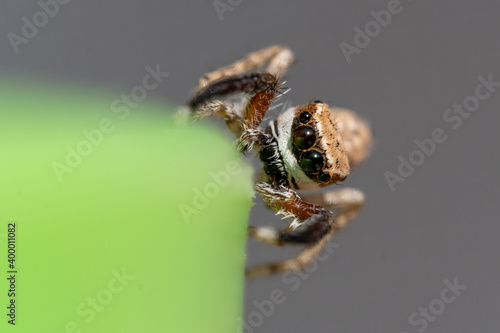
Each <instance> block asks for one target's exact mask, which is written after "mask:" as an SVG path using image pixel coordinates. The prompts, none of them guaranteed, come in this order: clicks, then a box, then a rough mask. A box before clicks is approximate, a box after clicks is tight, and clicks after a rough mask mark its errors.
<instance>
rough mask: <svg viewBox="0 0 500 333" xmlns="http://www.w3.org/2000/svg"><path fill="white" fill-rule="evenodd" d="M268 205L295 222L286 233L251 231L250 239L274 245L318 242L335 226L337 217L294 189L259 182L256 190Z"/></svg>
mask: <svg viewBox="0 0 500 333" xmlns="http://www.w3.org/2000/svg"><path fill="white" fill-rule="evenodd" d="M255 190H256V191H257V193H259V194H260V195H261V196H262V197H263V199H264V201H265V202H266V203H267V204H268V205H269V206H270V207H271V208H273V209H275V210H276V211H277V212H278V214H283V215H284V216H285V217H290V218H293V222H292V223H291V224H290V225H289V226H288V227H287V228H285V229H283V230H281V231H278V230H276V229H274V228H271V227H252V226H250V227H249V231H248V232H249V236H250V237H252V238H255V239H257V240H259V241H262V242H264V243H268V244H272V245H285V244H287V243H299V244H300V243H302V244H312V243H316V242H318V241H319V240H320V239H321V238H322V237H323V236H324V235H325V234H327V233H328V232H329V231H330V230H331V229H332V227H334V226H333V224H332V223H333V214H332V213H331V212H330V211H328V210H326V209H324V208H323V207H321V206H318V205H316V204H313V203H311V202H308V201H305V200H303V199H301V198H300V197H299V195H298V194H297V193H296V192H295V191H293V190H292V189H290V188H288V187H285V186H274V185H271V184H269V183H265V182H259V183H257V184H256V186H255Z"/></svg>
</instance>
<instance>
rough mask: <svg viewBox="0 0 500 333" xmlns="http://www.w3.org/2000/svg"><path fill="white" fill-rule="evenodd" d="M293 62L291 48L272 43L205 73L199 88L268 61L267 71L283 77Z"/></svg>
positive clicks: (255, 67) (260, 65)
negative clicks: (227, 64)
mask: <svg viewBox="0 0 500 333" xmlns="http://www.w3.org/2000/svg"><path fill="white" fill-rule="evenodd" d="M292 62H293V53H292V51H291V50H290V49H288V48H286V47H284V46H280V45H272V46H269V47H266V48H264V49H261V50H258V51H255V52H252V53H250V54H248V55H247V56H246V57H245V58H243V59H241V60H239V61H237V62H235V63H233V64H231V65H229V66H226V67H222V68H219V69H217V70H216V71H214V72H211V73H207V74H205V75H203V77H202V78H201V79H200V83H199V86H198V90H200V89H202V88H204V87H206V86H208V85H209V84H211V83H212V82H214V81H218V80H220V79H222V78H224V77H228V76H235V75H239V74H243V73H245V72H249V71H251V70H255V69H257V68H259V67H263V66H264V65H265V64H266V63H268V66H267V68H266V69H265V71H266V72H269V73H271V74H274V75H275V76H277V77H281V76H282V75H283V74H284V73H285V72H286V70H287V69H288V67H290V65H291V64H292Z"/></svg>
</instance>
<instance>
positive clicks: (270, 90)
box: [188, 72, 280, 152]
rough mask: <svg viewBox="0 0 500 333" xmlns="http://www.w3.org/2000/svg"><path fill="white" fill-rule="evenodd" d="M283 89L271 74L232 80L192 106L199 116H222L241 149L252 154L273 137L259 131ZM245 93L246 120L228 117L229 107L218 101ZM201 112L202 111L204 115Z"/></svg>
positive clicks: (204, 93)
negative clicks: (253, 149)
mask: <svg viewBox="0 0 500 333" xmlns="http://www.w3.org/2000/svg"><path fill="white" fill-rule="evenodd" d="M279 88H280V84H279V80H278V78H277V77H276V76H274V75H272V74H270V73H268V72H262V73H254V74H246V75H241V76H230V77H226V78H223V79H220V80H218V81H215V82H212V83H211V84H210V85H208V86H206V87H205V88H203V89H201V90H199V91H198V92H197V93H196V95H195V96H194V97H193V98H192V99H191V100H190V101H189V102H188V105H189V106H190V108H191V109H192V110H194V113H195V115H196V114H197V113H199V112H202V113H206V112H208V113H215V112H218V113H221V114H222V116H223V117H224V118H225V119H226V122H227V125H228V127H229V128H230V129H231V130H232V131H233V132H234V133H235V134H236V135H237V136H240V139H239V144H238V146H239V148H240V150H241V151H242V152H246V151H248V150H251V149H252V147H253V144H254V143H256V142H262V141H263V140H268V139H269V135H268V134H265V133H264V132H263V131H262V130H260V129H258V128H257V127H258V126H259V124H260V123H261V121H262V119H263V118H264V116H265V114H266V112H267V110H268V109H269V107H270V105H271V103H272V100H273V98H274V96H275V95H276V93H277V92H278V90H279ZM237 93H245V94H249V95H251V96H252V97H251V98H250V99H249V101H248V103H247V105H246V107H245V111H244V113H243V116H242V117H239V116H234V115H233V114H230V113H228V111H227V106H226V105H225V104H224V103H222V102H220V101H217V100H215V101H214V99H216V98H220V97H226V96H229V95H232V94H237ZM200 110H201V111H200Z"/></svg>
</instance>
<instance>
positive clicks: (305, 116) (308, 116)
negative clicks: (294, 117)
mask: <svg viewBox="0 0 500 333" xmlns="http://www.w3.org/2000/svg"><path fill="white" fill-rule="evenodd" d="M311 117H312V116H311V114H310V113H309V112H302V113H301V114H300V116H299V121H300V122H301V123H302V124H307V123H308V122H309V120H311Z"/></svg>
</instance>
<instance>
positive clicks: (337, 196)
mask: <svg viewBox="0 0 500 333" xmlns="http://www.w3.org/2000/svg"><path fill="white" fill-rule="evenodd" d="M256 191H257V192H258V193H259V194H261V195H262V196H263V198H264V200H265V201H266V203H267V204H268V205H269V206H270V207H271V208H274V209H276V210H277V211H278V213H280V214H284V215H285V216H286V217H292V218H294V221H293V222H292V224H290V226H289V227H288V228H286V229H284V230H282V231H278V230H276V229H274V228H272V227H252V226H251V227H249V236H250V237H252V238H254V239H256V240H259V241H262V242H265V243H268V244H272V245H285V244H293V243H295V244H308V245H310V246H309V247H308V248H306V249H305V250H303V251H302V252H301V253H299V255H298V256H297V257H295V258H293V259H288V260H284V261H281V262H277V263H270V264H264V265H260V266H255V267H251V268H249V269H247V271H246V275H247V276H249V277H255V276H260V275H267V274H275V273H278V272H285V271H289V270H301V269H304V268H305V267H307V266H308V265H309V264H310V263H311V262H312V261H313V260H314V258H315V257H316V256H317V255H318V253H319V252H320V251H321V249H322V248H323V247H324V246H325V244H326V243H328V242H329V241H330V239H331V238H332V237H333V236H334V235H335V234H337V232H339V231H340V230H341V229H343V228H344V227H345V226H346V225H347V224H348V222H349V221H350V220H351V219H352V218H354V217H355V215H356V214H357V213H358V211H359V209H360V208H361V207H362V205H363V202H364V196H363V194H362V193H361V192H360V191H358V190H356V189H352V188H346V189H341V190H337V191H331V192H327V193H325V194H313V195H308V196H307V199H308V200H309V199H311V200H314V202H316V203H319V204H321V206H320V205H318V204H314V203H311V202H309V201H306V200H304V199H301V198H300V197H299V196H298V195H297V193H295V192H294V191H293V190H291V189H289V188H286V187H276V186H273V185H270V184H268V183H264V182H260V183H258V184H257V185H256ZM322 206H324V207H329V208H330V207H331V208H332V209H336V210H338V214H336V215H335V216H334V215H333V214H332V213H331V212H330V211H329V210H326V209H325V208H323V207H322Z"/></svg>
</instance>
